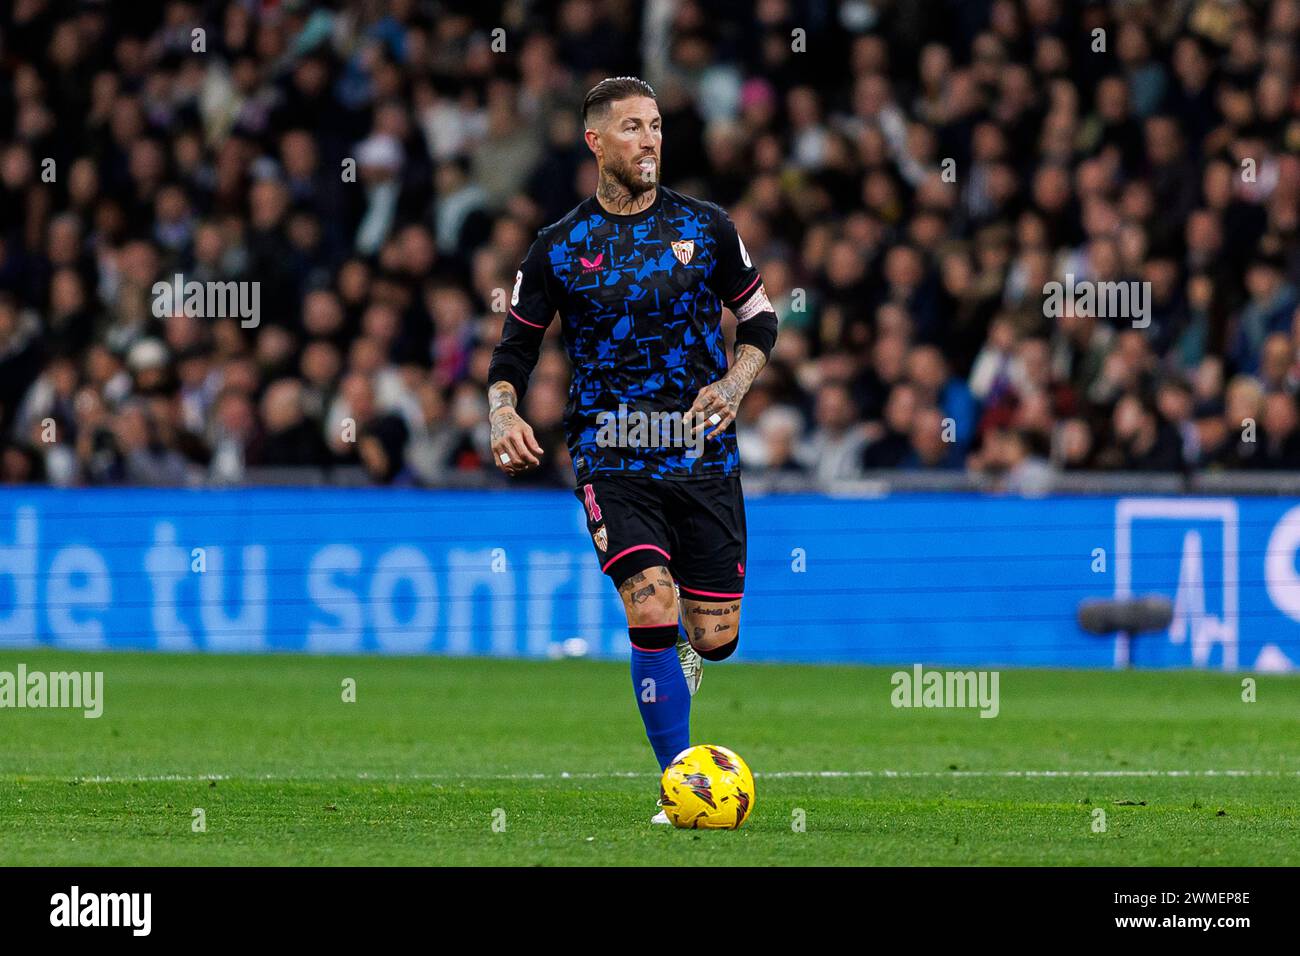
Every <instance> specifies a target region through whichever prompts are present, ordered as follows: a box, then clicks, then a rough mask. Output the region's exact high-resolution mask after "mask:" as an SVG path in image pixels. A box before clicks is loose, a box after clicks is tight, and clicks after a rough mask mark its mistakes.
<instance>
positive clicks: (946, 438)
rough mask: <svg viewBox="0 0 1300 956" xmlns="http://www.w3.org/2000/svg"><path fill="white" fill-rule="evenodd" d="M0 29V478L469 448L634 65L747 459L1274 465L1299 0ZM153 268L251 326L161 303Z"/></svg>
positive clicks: (573, 9)
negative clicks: (734, 396) (713, 209)
mask: <svg viewBox="0 0 1300 956" xmlns="http://www.w3.org/2000/svg"><path fill="white" fill-rule="evenodd" d="M467 11H468V12H467ZM196 29H197V30H198V31H200V32H197V33H196V32H195V31H196ZM0 45H2V46H0V429H2V433H0V434H2V436H3V444H2V445H0V480H3V481H4V482H7V483H51V484H57V485H82V484H117V483H138V484H168V485H184V484H195V483H204V482H223V483H237V482H240V481H243V480H245V479H246V477H247V476H248V475H249V474H250V469H258V468H265V467H294V466H312V467H318V468H332V467H336V466H353V468H354V470H355V469H356V468H359V469H362V470H363V472H364V474H365V475H366V476H367V477H368V480H370V481H373V482H376V483H395V484H438V483H440V482H445V481H447V480H449V479H450V478H453V477H454V476H455V475H456V474H457V473H465V472H487V471H490V470H491V462H490V460H489V459H490V451H489V443H488V426H487V416H486V398H485V394H484V382H485V380H486V372H487V367H488V361H489V358H490V353H491V350H492V347H493V346H494V345H495V343H496V341H497V340H498V338H499V335H500V330H501V324H502V314H503V311H504V304H503V290H504V295H505V296H507V297H508V295H509V289H510V288H511V286H512V285H513V281H514V274H515V270H516V269H517V268H518V265H519V263H520V261H521V260H522V258H523V256H524V254H525V252H526V250H527V249H528V247H529V244H530V243H531V241H532V239H533V237H534V236H535V234H536V231H537V229H538V228H540V227H542V226H544V225H546V224H548V223H550V222H553V221H555V220H556V219H558V218H560V217H561V216H563V215H564V214H565V213H566V212H567V211H568V210H569V209H571V208H572V207H573V206H574V205H575V204H576V203H577V202H579V201H580V200H581V198H583V197H584V196H587V195H589V194H591V193H592V192H593V191H594V189H595V185H596V183H595V166H594V162H593V160H592V159H591V157H590V154H589V153H588V152H587V150H586V147H585V146H584V144H583V142H582V135H581V134H582V131H581V129H580V125H579V120H578V112H579V107H580V104H581V100H582V96H583V94H584V93H585V92H586V90H587V89H588V88H589V87H590V86H591V85H593V84H594V83H595V82H596V81H598V80H599V79H601V78H603V77H604V76H607V75H620V74H629V73H635V74H638V75H641V76H644V77H645V78H646V79H648V80H649V81H650V82H651V83H652V84H653V85H654V86H655V88H656V90H657V92H658V94H659V104H660V109H661V112H662V114H663V117H664V148H663V166H664V183H665V185H668V186H671V187H673V188H675V189H678V190H680V191H682V192H685V193H688V194H692V195H697V196H700V197H703V198H707V199H711V200H713V201H716V202H718V203H720V204H722V205H723V206H724V207H725V208H727V209H728V211H729V212H730V213H731V215H732V217H733V219H734V220H735V222H736V225H737V227H738V229H739V231H740V234H741V235H742V237H743V238H744V240H745V243H746V245H747V247H748V249H749V250H750V253H751V255H752V256H753V258H754V260H755V262H756V264H758V265H759V267H760V269H761V270H762V273H763V276H764V279H765V282H766V286H767V289H768V292H769V295H770V297H771V299H772V301H773V303H774V304H775V305H776V307H777V311H778V314H779V317H780V319H781V334H780V338H779V340H778V343H777V346H776V350H775V351H774V353H773V356H772V362H771V363H770V365H769V366H768V368H767V369H765V370H764V372H763V373H762V375H761V376H760V378H759V379H758V381H757V382H756V384H755V386H754V388H753V390H752V391H751V393H750V395H749V397H748V398H747V400H746V403H745V405H744V407H743V409H742V413H741V419H740V426H739V427H740V439H741V455H742V461H743V465H744V468H745V469H746V471H747V472H748V473H792V474H805V475H807V476H808V478H809V480H810V481H814V482H834V481H837V480H842V479H852V478H855V477H858V476H861V475H863V474H865V473H869V472H873V471H875V470H877V469H927V470H955V471H960V470H962V469H965V470H968V471H970V472H973V473H977V474H980V475H984V476H989V477H990V478H991V479H993V481H994V482H995V483H996V485H997V486H998V487H1003V488H1007V489H1010V490H1015V489H1017V488H1029V487H1032V486H1034V485H1035V484H1036V483H1037V482H1039V481H1041V480H1042V479H1043V476H1044V475H1048V474H1051V473H1052V472H1054V471H1071V470H1120V469H1122V470H1139V471H1161V472H1179V471H1184V470H1188V469H1210V468H1224V469H1256V468H1263V469H1290V468H1300V412H1298V407H1297V392H1298V391H1300V233H1298V226H1300V73H1298V70H1297V67H1298V64H1297V50H1298V49H1300V0H1259V2H1250V0H1155V2H1143V3H1137V2H1128V0H1109V2H1085V0H894V2H890V0H846V2H842V3H832V2H830V0H822V2H817V0H805V2H796V0H755V2H752V3H750V2H744V3H741V2H717V3H714V2H709V3H705V2H702V0H671V2H670V0H649V2H647V3H645V4H640V3H636V2H631V0H628V2H619V0H604V2H602V0H558V2H537V3H532V2H526V0H512V2H476V3H473V4H469V3H464V4H453V3H436V2H434V3H430V2H421V0H391V2H364V0H362V2H350V0H349V2H344V0H336V2H319V3H307V2H301V0H279V2H275V0H258V2H238V0H231V2H215V0H208V2H200V0H174V2H166V3H154V2H150V0H140V2H137V0H132V2H131V3H120V4H119V3H112V4H110V3H108V2H106V0H105V2H98V0H70V2H55V0H13V2H12V3H10V4H7V5H5V9H4V10H3V11H0ZM353 167H355V176H351V175H350V174H349V170H351V169H352V168H353ZM178 274H180V275H183V276H184V279H185V281H191V280H193V281H198V282H229V281H234V282H256V283H258V284H259V285H258V288H259V299H258V302H259V312H258V318H257V321H256V323H255V324H250V323H247V322H244V321H242V320H241V318H240V317H238V316H233V315H232V316H230V317H220V316H202V315H191V314H187V311H186V310H185V309H182V308H171V309H170V310H164V314H161V315H160V314H158V313H159V309H158V308H157V300H158V296H157V294H156V292H155V291H154V289H155V283H157V282H160V281H162V282H167V283H170V282H171V281H172V278H173V276H175V275H178ZM1069 276H1072V277H1073V280H1072V281H1075V282H1095V283H1104V282H1135V283H1149V286H1147V287H1146V288H1148V289H1149V290H1150V301H1149V303H1148V305H1149V309H1148V310H1147V313H1146V315H1145V319H1146V320H1148V321H1144V322H1135V321H1134V316H1132V315H1129V314H1124V315H1119V316H1115V315H1106V314H1102V313H1104V310H1103V309H1099V308H1093V309H1088V308H1071V307H1069V306H1068V305H1067V306H1065V307H1063V308H1060V309H1055V310H1053V309H1051V308H1048V309H1045V308H1044V301H1045V296H1046V293H1047V288H1048V284H1049V283H1052V282H1054V281H1055V282H1061V281H1066V277H1069ZM728 321H731V320H730V319H728ZM557 326H558V323H555V324H553V326H552V332H554V331H555V329H556V327H557ZM549 342H550V345H549V347H548V348H547V349H546V350H545V351H544V352H543V355H542V359H541V362H540V364H539V366H538V368H537V371H536V373H535V375H534V378H533V381H532V384H531V386H530V388H529V390H528V392H527V394H526V396H525V401H524V408H523V412H524V416H525V418H526V419H527V420H528V421H529V422H530V423H531V424H532V425H533V427H534V429H535V430H536V432H537V435H538V438H539V440H540V441H541V442H542V444H543V446H544V447H545V448H546V449H547V456H546V463H545V465H544V467H543V469H541V470H540V471H539V472H537V473H535V474H533V475H532V476H530V477H529V478H527V479H523V480H527V481H532V482H540V483H546V484H555V485H568V484H571V482H572V473H571V470H570V468H569V463H568V459H567V454H566V453H565V450H564V441H563V436H562V431H561V419H562V415H563V410H564V405H565V402H566V392H567V385H568V371H567V365H566V360H565V358H564V356H563V353H562V352H561V351H560V349H559V342H558V338H557V337H555V336H554V335H552V336H551V338H550V340H549ZM350 423H355V430H353V428H352V426H351V425H350Z"/></svg>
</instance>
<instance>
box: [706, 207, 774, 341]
mask: <svg viewBox="0 0 1300 956" xmlns="http://www.w3.org/2000/svg"><path fill="white" fill-rule="evenodd" d="M718 212H719V215H718V217H717V220H716V225H715V227H714V230H715V232H714V238H715V240H716V246H715V248H716V256H715V259H716V261H715V262H714V266H713V273H712V275H711V276H710V278H709V286H710V288H712V289H713V291H714V293H715V294H716V295H717V296H718V298H720V299H721V300H722V304H723V305H725V306H726V307H727V308H729V309H730V310H731V311H732V312H734V313H735V314H736V346H737V347H739V346H741V345H753V346H755V347H757V348H758V349H760V350H761V351H762V353H763V355H764V356H766V355H768V354H769V353H770V352H771V351H772V346H773V345H775V344H776V328H777V319H776V310H775V309H773V308H772V303H771V302H770V301H769V300H768V298H767V290H766V289H765V288H763V277H762V276H761V275H759V274H758V269H756V268H755V267H754V263H753V262H752V261H750V258H749V250H747V249H746V248H745V243H744V241H743V240H741V238H740V234H739V233H738V232H737V231H736V224H735V223H733V222H732V221H731V217H730V216H728V215H727V214H726V213H725V212H723V211H722V210H721V209H719V210H718Z"/></svg>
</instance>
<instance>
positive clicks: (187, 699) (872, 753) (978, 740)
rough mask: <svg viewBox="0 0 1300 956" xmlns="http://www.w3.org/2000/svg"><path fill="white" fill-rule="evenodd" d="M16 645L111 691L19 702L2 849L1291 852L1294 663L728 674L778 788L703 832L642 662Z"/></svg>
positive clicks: (777, 857)
mask: <svg viewBox="0 0 1300 956" xmlns="http://www.w3.org/2000/svg"><path fill="white" fill-rule="evenodd" d="M19 662H22V663H24V664H26V666H27V668H28V671H29V672H30V671H33V670H46V671H54V670H70V669H76V670H102V671H103V672H104V684H105V688H104V697H105V705H104V714H103V716H102V717H100V718H99V719H97V720H92V719H86V718H84V717H83V716H82V715H81V713H80V712H78V711H68V710H16V709H3V710H0V741H2V743H0V865H15V864H17V865H42V864H55V865H58V864H78V865H95V864H112V865H123V864H126V865H130V864H162V865H169V864H175V865H191V864H193V865H227V864H253V865H260V864H316V865H333V864H340V865H344V864H348V865H370V864H381V865H382V864H418V865H440V864H488V865H538V864H541V865H549V864H576V865H604V864H615V865H642V864H648V865H691V864H701V865H711V866H719V865H728V864H736V865H779V864H798V865H820V864H831V865H839V864H896V865H953V864H956V865H967V864H1035V865H1063V866H1065V865H1068V866H1079V865H1119V866H1127V865H1149V864H1173V865H1181V864H1198V865H1206V864H1208V865H1219V864H1223V865H1227V864H1233V865H1251V864H1291V865H1294V864H1297V863H1300V842H1297V841H1296V840H1295V839H1294V834H1295V832H1296V829H1297V827H1298V826H1300V800H1298V799H1297V788H1298V787H1300V747H1298V746H1297V742H1300V679H1296V678H1294V677H1282V676H1262V677H1259V678H1258V688H1257V698H1258V699H1257V701H1256V702H1254V703H1245V702H1243V701H1242V687H1241V683H1242V676H1241V675H1233V674H1223V673H1208V672H1166V673H1157V672H1140V673H1112V672H1077V671H1046V670H1004V671H1002V672H1001V688H1000V689H1001V712H1000V714H999V716H997V717H996V718H993V719H983V718H980V717H979V716H978V713H977V712H976V711H974V710H960V711H959V710H918V709H912V710H905V709H895V708H894V707H892V706H891V704H890V691H891V685H890V680H889V675H890V674H891V673H892V672H893V670H894V668H860V667H828V666H815V667H814V666H807V667H805V666H775V665H757V664H739V663H734V662H729V663H727V664H721V665H708V666H706V668H705V677H704V684H703V687H702V688H701V690H700V695H699V696H698V697H697V698H696V699H695V706H694V713H693V720H692V737H693V739H694V741H696V742H699V743H704V742H710V743H720V744H724V745H726V746H729V747H731V748H733V749H735V750H736V751H737V752H739V753H740V754H741V755H742V756H743V757H745V758H746V760H748V761H749V763H750V766H751V767H752V768H753V769H754V770H755V771H756V772H757V775H758V779H757V790H758V793H757V799H756V803H755V809H754V812H753V814H752V815H751V817H750V819H749V821H748V822H747V823H746V824H745V826H744V827H743V828H742V829H741V830H739V831H736V832H730V831H722V832H691V831H685V830H682V831H678V830H673V829H672V828H669V827H652V826H651V825H650V824H649V822H648V821H649V817H650V815H651V814H652V813H653V812H654V810H655V806H654V800H655V797H656V795H657V780H656V777H657V774H656V772H655V764H654V760H653V757H652V755H651V753H650V749H649V746H648V745H647V744H646V742H645V738H644V736H643V732H642V729H641V725H640V721H639V719H638V717H637V713H636V709H635V706H634V702H633V699H632V686H631V680H630V677H629V675H628V673H627V669H626V667H625V666H624V665H621V664H617V663H602V662H593V661H581V660H578V661H575V660H562V661H497V660H482V659H449V658H437V657H421V658H401V659H394V658H374V657H368V658H319V657H318V658H311V657H299V656H272V657H267V656H257V657H254V656H229V657H225V656H202V655H193V656H190V655H186V656H181V655H145V654H72V653H55V652H49V651H43V650H42V651H30V652H29V651H13V650H9V651H4V652H0V671H15V670H16V668H17V664H18V663H19ZM346 678H352V679H353V680H355V681H356V697H357V699H356V702H355V703H345V702H343V700H342V696H343V694H342V685H343V682H344V680H345V679H346ZM1046 771H1052V772H1056V773H1055V775H1045V774H1044V773H1043V772H1046ZM1227 771H1234V772H1236V773H1232V774H1229V773H1226V772H1227ZM195 809H202V811H203V818H204V820H205V822H206V830H205V831H203V832H195V830H194V820H195V816H194V810H195ZM1096 809H1101V810H1103V811H1104V814H1105V830H1104V832H1096V831H1095V828H1096V827H1097V824H1098V822H1099V820H1100V818H1099V816H1098V815H1096V814H1094V810H1096ZM800 816H802V818H803V820H804V828H803V829H802V831H800V830H799V828H798V827H797V826H795V824H796V822H797V820H798V819H799V818H800ZM494 824H495V826H494Z"/></svg>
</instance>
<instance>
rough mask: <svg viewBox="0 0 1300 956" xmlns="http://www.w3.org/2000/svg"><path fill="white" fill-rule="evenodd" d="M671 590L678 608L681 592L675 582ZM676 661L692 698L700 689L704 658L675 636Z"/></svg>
mask: <svg viewBox="0 0 1300 956" xmlns="http://www.w3.org/2000/svg"><path fill="white" fill-rule="evenodd" d="M673 589H674V590H676V591H677V600H678V602H679V603H678V606H679V607H680V606H681V604H680V602H681V599H682V592H681V589H680V588H678V586H677V583H676V582H673ZM677 659H678V660H679V661H681V662H682V676H683V677H685V678H686V689H687V690H688V691H690V693H691V696H692V697H694V696H695V692H696V691H697V690H699V689H700V681H702V680H703V679H704V658H702V657H700V654H699V651H697V650H696V649H695V648H693V647H691V642H690V641H688V640H686V638H684V637H682V636H681V635H680V634H679V635H678V636H677Z"/></svg>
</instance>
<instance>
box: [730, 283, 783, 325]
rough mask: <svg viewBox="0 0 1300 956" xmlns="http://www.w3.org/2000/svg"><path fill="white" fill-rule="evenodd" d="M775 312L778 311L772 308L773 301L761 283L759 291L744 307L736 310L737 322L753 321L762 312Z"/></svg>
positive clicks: (746, 301) (747, 300)
mask: <svg viewBox="0 0 1300 956" xmlns="http://www.w3.org/2000/svg"><path fill="white" fill-rule="evenodd" d="M775 311H776V310H775V309H774V308H772V301H771V300H770V299H769V298H768V297H767V289H765V288H764V287H763V283H761V282H760V283H759V284H758V289H757V291H755V292H754V294H753V295H751V296H750V297H749V298H748V299H746V300H745V304H744V305H742V306H741V307H740V308H739V309H737V310H736V321H737V322H744V321H745V320H746V319H752V318H753V317H754V316H756V315H758V314H759V313H760V312H775Z"/></svg>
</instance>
